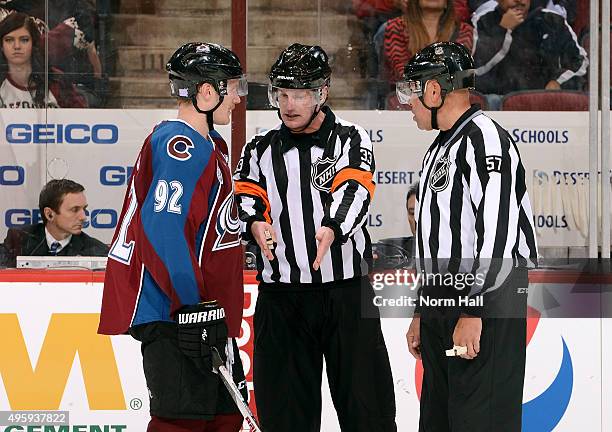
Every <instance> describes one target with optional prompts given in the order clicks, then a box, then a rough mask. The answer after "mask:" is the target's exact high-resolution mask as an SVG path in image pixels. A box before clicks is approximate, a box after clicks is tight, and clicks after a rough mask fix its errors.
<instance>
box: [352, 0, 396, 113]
mask: <svg viewBox="0 0 612 432" xmlns="http://www.w3.org/2000/svg"><path fill="white" fill-rule="evenodd" d="M400 3H401V0H353V12H354V13H355V15H356V16H357V18H359V19H360V21H361V23H362V29H363V40H364V45H365V50H364V52H363V54H362V56H361V58H360V61H361V65H362V71H364V73H365V77H366V78H368V82H367V85H368V100H367V101H366V105H367V108H368V109H377V108H382V107H383V106H384V98H385V96H386V94H387V93H388V91H389V90H388V84H387V82H386V81H381V80H380V70H381V69H382V67H381V66H382V65H381V61H380V60H382V59H379V53H380V47H379V45H381V44H380V43H379V42H378V41H376V40H375V36H376V37H378V36H377V34H378V32H379V31H380V29H381V27H382V26H383V24H384V23H385V22H387V21H388V20H390V19H392V18H395V17H397V16H399V15H400V14H401V10H400ZM380 39H382V38H380Z"/></svg>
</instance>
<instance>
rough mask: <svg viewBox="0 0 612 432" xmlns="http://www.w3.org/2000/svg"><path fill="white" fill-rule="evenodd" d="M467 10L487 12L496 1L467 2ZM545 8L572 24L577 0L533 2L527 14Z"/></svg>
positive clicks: (475, 13) (492, 7) (538, 0)
mask: <svg viewBox="0 0 612 432" xmlns="http://www.w3.org/2000/svg"><path fill="white" fill-rule="evenodd" d="M467 5H468V10H469V11H471V12H473V13H474V15H479V14H481V13H484V12H489V11H491V10H493V9H495V8H496V7H497V0H467ZM537 8H546V9H549V10H551V11H553V12H556V13H558V14H559V15H562V16H563V18H565V19H566V20H567V22H568V23H570V24H572V25H573V24H574V20H575V19H576V14H577V12H578V11H577V0H533V1H532V2H531V7H530V8H529V12H531V11H533V10H534V9H537Z"/></svg>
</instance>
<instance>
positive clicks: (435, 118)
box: [419, 91, 446, 130]
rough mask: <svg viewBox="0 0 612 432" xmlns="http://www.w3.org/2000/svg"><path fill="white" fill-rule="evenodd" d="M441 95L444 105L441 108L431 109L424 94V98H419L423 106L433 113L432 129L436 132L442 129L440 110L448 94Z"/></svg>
mask: <svg viewBox="0 0 612 432" xmlns="http://www.w3.org/2000/svg"><path fill="white" fill-rule="evenodd" d="M441 95H442V103H441V104H440V106H437V107H430V106H429V105H427V104H426V103H425V95H424V94H423V95H422V96H419V99H420V100H421V103H422V104H423V106H424V107H425V108H427V109H428V110H429V111H431V127H432V128H433V129H436V130H438V129H440V127H439V126H438V110H439V109H440V108H442V106H444V102H445V101H446V93H445V92H444V91H442V93H441Z"/></svg>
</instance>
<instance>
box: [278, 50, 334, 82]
mask: <svg viewBox="0 0 612 432" xmlns="http://www.w3.org/2000/svg"><path fill="white" fill-rule="evenodd" d="M269 77H270V84H271V85H272V86H273V87H278V88H294V89H316V88H320V87H323V86H324V85H329V79H330V77H331V68H330V67H329V57H328V56H327V53H326V52H325V51H324V50H323V48H321V47H320V46H318V45H314V46H310V45H302V44H299V43H294V44H293V45H291V46H290V47H288V48H286V49H285V50H283V52H282V53H281V55H280V56H279V57H278V59H277V60H276V62H275V63H274V64H273V65H272V68H271V69H270V75H269Z"/></svg>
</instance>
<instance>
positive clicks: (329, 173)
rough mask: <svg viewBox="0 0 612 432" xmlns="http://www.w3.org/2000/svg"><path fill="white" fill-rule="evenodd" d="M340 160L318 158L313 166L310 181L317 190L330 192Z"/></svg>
mask: <svg viewBox="0 0 612 432" xmlns="http://www.w3.org/2000/svg"><path fill="white" fill-rule="evenodd" d="M337 161H338V158H325V159H321V158H317V160H316V162H315V163H314V164H312V169H311V176H310V180H311V183H312V185H313V186H314V188H315V189H316V190H320V191H321V192H329V191H330V189H331V187H332V183H333V181H334V176H335V175H336V171H337V170H336V162H337Z"/></svg>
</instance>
